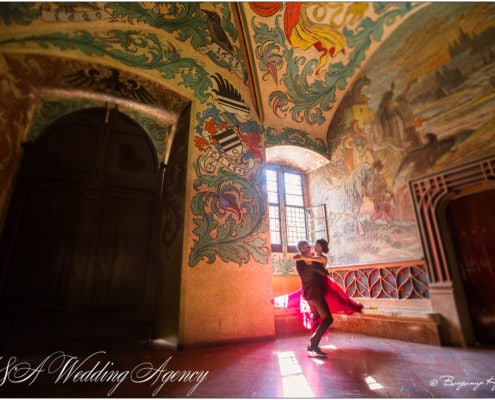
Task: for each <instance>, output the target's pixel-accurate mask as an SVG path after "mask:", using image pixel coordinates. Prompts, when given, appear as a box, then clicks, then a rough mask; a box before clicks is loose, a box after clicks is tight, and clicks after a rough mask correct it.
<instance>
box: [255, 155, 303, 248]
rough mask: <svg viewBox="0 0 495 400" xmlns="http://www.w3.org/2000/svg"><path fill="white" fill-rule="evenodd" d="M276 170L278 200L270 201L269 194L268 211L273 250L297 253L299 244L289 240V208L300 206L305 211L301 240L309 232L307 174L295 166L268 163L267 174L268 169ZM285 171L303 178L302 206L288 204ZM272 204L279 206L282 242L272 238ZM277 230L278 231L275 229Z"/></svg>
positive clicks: (279, 225)
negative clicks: (290, 242)
mask: <svg viewBox="0 0 495 400" xmlns="http://www.w3.org/2000/svg"><path fill="white" fill-rule="evenodd" d="M268 170H270V171H274V172H275V173H276V177H277V179H276V183H277V199H278V202H277V203H275V202H270V195H269V196H268V213H269V221H270V241H271V248H272V251H273V252H287V253H297V251H298V250H297V246H296V245H289V240H288V236H289V235H288V224H287V208H288V207H290V208H296V209H297V208H300V209H301V211H302V212H303V219H302V221H304V232H305V233H304V235H305V236H304V237H301V238H300V240H302V239H305V238H306V236H307V232H308V221H307V218H306V193H305V189H306V188H305V174H304V173H303V172H302V171H300V170H298V169H296V168H293V167H287V166H284V165H280V164H272V163H270V164H267V165H266V167H265V174H266V171H268ZM285 173H290V174H295V175H298V176H299V177H300V178H301V197H302V206H297V205H292V204H291V205H289V206H288V205H287V193H286V182H285ZM265 177H266V179H267V182H268V176H267V175H265ZM267 190H268V183H267ZM271 193H273V191H272V192H271ZM270 206H277V207H278V211H279V212H278V227H279V231H278V233H279V235H280V243H273V241H272V240H271V238H272V235H273V231H272V223H271V221H272V219H273V216H272V214H270ZM275 232H277V231H275Z"/></svg>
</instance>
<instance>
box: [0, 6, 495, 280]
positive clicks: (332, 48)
mask: <svg viewBox="0 0 495 400" xmlns="http://www.w3.org/2000/svg"><path fill="white" fill-rule="evenodd" d="M235 10H238V11H239V16H240V21H241V25H242V26H237V25H236V24H237V20H236V16H235V15H234V14H236V13H234V11H235ZM494 11H495V6H494V5H493V4H492V3H438V4H435V3H423V2H356V3H345V2H324V3H310V2H287V3H282V2H245V3H226V2H218V3H215V2H211V3H195V2H193V3H188V2H184V3H161V2H160V3H154V2H122V3H118V2H114V3H113V2H112V3H82V2H81V3H72V2H71V3H3V4H2V6H1V7H0V55H1V57H0V79H1V81H2V83H3V91H4V93H3V94H4V96H3V97H4V99H6V98H9V99H11V100H12V101H11V102H9V103H5V101H4V103H5V104H4V105H5V106H4V107H3V113H1V114H0V121H1V122H2V126H3V128H4V129H3V133H2V134H1V135H0V190H1V193H0V201H2V202H3V201H4V200H5V198H6V188H7V187H8V182H9V179H11V177H12V174H13V171H14V169H15V160H16V157H17V156H18V154H19V147H20V145H19V144H20V142H22V141H23V140H25V139H26V138H28V139H31V140H32V139H34V138H35V137H36V135H37V134H38V133H39V131H40V130H42V129H43V127H44V126H46V125H47V124H49V123H50V122H51V121H53V120H55V119H56V118H59V117H60V116H62V115H64V114H65V113H68V112H71V111H74V110H76V109H79V108H84V107H90V106H95V105H101V104H105V102H106V101H108V99H118V100H119V106H122V107H126V106H127V108H126V110H127V113H128V115H130V116H131V117H132V118H133V119H135V120H136V121H138V122H139V123H140V124H141V125H142V126H143V127H145V129H146V131H147V132H148V133H149V134H150V136H151V138H152V140H153V142H154V144H155V147H156V148H157V151H158V153H159V154H162V155H163V156H162V159H163V160H164V161H166V158H167V156H166V153H167V151H170V149H169V148H168V147H167V146H168V145H169V143H168V137H169V135H171V132H170V130H171V128H170V127H171V126H172V125H173V123H175V119H174V118H176V116H177V115H178V114H179V113H180V111H181V110H182V109H183V108H184V107H185V106H186V105H187V104H189V102H190V101H192V102H193V104H194V107H193V108H192V110H193V114H192V119H191V128H190V131H191V144H190V146H191V148H192V149H193V151H192V154H191V157H192V161H191V165H192V167H191V170H190V171H188V173H189V174H192V175H194V178H193V180H194V184H193V191H192V195H191V196H192V198H191V199H190V200H191V203H190V204H188V207H189V209H190V211H191V213H192V217H191V218H192V240H191V243H192V244H191V248H190V254H189V264H190V265H191V266H196V265H198V264H199V263H200V262H201V261H202V262H206V263H208V264H212V263H214V262H215V261H218V260H222V261H224V262H233V263H235V264H238V265H242V264H245V263H248V262H249V260H255V261H257V262H259V263H261V264H265V263H267V262H268V257H269V249H268V248H269V245H268V243H267V237H268V235H267V230H268V226H267V222H266V219H265V218H264V217H265V210H266V196H265V195H264V194H263V189H262V188H263V179H262V173H261V171H262V166H263V164H264V162H265V159H264V157H265V146H266V154H269V155H270V154H275V151H276V149H281V150H280V151H279V153H278V154H279V157H283V158H284V160H285V162H287V163H291V164H292V165H296V166H298V167H300V168H301V169H302V170H303V171H305V172H307V173H308V178H309V191H310V193H309V194H310V200H311V203H312V205H316V204H321V203H324V204H326V205H327V206H328V216H329V220H330V221H331V226H330V228H331V229H330V231H331V235H332V237H331V238H332V242H333V247H332V252H333V256H334V260H333V261H334V262H335V263H337V264H346V263H365V262H376V261H384V260H396V259H411V258H419V257H421V248H420V246H421V245H420V240H419V238H418V233H417V228H416V226H415V222H414V216H413V211H412V206H411V203H410V199H409V193H408V188H407V180H408V179H410V178H411V177H413V176H418V175H421V174H426V173H428V172H430V171H432V170H437V169H440V168H445V167H448V166H450V165H454V164H458V163H463V162H466V161H470V160H473V159H476V158H479V157H481V156H483V155H485V154H489V153H493V151H495V148H494V146H495V145H494V143H495V141H494V140H493V135H494V127H493V124H494V118H495V116H494V110H495V105H494V103H493V102H494V101H495V100H494V95H493V93H495V90H494V88H495V61H494V60H495V56H494V54H495V49H494V47H493V43H495V37H494V27H495V22H494V19H495V12H494ZM241 39H243V40H241ZM243 41H245V42H246V48H244V44H243ZM246 54H247V55H248V56H249V57H248V59H247V60H246V59H245V55H246ZM46 71H53V72H55V73H53V74H47V73H45V72H46ZM82 93H85V94H84V96H82V95H81V94H82ZM88 93H90V94H91V95H88ZM160 93H161V94H160ZM68 97H69V98H70V100H67V98H68ZM21 99H22V101H21ZM23 126H30V129H29V130H28V131H27V132H24V131H23ZM272 150H273V151H272ZM268 161H273V158H269V159H268ZM357 183H359V185H356V184H357ZM353 186H354V187H356V186H359V187H360V190H359V191H357V192H354V193H350V192H349V190H347V192H346V190H345V189H346V188H351V187H353ZM352 196H353V197H352ZM339 198H340V199H341V200H338V199H339ZM2 204H3V203H2ZM337 206H339V207H340V209H339V207H337ZM285 270H288V268H285V267H284V271H285Z"/></svg>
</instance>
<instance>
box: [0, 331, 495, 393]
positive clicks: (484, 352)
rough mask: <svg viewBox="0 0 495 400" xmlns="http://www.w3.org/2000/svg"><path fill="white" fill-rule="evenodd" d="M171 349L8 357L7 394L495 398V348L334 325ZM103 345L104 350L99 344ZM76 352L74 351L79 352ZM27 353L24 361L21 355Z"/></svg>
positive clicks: (1, 363) (2, 375)
mask: <svg viewBox="0 0 495 400" xmlns="http://www.w3.org/2000/svg"><path fill="white" fill-rule="evenodd" d="M306 342H307V335H302V336H301V335H298V336H290V337H282V338H277V339H276V340H266V341H256V342H249V343H242V344H230V345H222V346H211V347H201V348H192V349H186V350H181V351H172V350H169V349H166V348H164V347H160V346H157V345H156V344H155V345H153V346H150V345H144V344H143V345H140V346H138V347H137V348H135V349H132V350H131V349H126V350H125V351H124V350H122V349H113V350H106V349H104V348H101V349H100V348H94V349H91V350H85V351H79V352H72V351H66V352H65V353H63V354H62V353H53V354H46V355H38V356H36V357H33V356H31V358H29V357H28V358H24V359H21V358H20V357H19V358H17V359H15V360H14V359H12V358H9V357H6V356H3V357H2V359H0V384H1V385H2V386H0V395H1V396H2V397H65V398H69V397H100V398H107V397H108V396H111V397H137V398H151V397H173V398H187V397H190V398H212V397H214V398H308V397H320V398H322V397H323V398H352V397H359V398H362V397H365V398H407V397H413V398H418V397H420V398H429V397H434V398H438V397H444V398H495V349H494V348H452V347H440V346H435V345H424V344H416V343H409V342H403V341H398V340H391V339H381V338H376V337H369V336H365V335H357V334H350V333H342V332H331V333H330V335H329V337H328V338H324V339H323V341H322V343H321V347H322V349H323V350H324V351H326V352H327V353H328V358H327V359H317V358H311V357H309V356H308V354H307V352H306V350H305V347H306ZM97 350H102V351H104V352H105V353H101V354H95V352H96V351H97ZM70 356H72V358H71V357H70ZM21 362H24V363H25V364H20V363H21Z"/></svg>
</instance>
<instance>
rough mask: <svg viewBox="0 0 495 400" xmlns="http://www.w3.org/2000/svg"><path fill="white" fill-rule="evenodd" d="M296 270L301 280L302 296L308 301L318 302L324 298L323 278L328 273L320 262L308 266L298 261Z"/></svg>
mask: <svg viewBox="0 0 495 400" xmlns="http://www.w3.org/2000/svg"><path fill="white" fill-rule="evenodd" d="M296 269H297V273H298V274H299V277H300V278H301V287H302V295H303V297H304V298H305V299H306V300H316V299H320V298H322V297H323V280H322V276H327V275H328V271H327V270H326V269H325V268H324V267H323V265H321V263H318V262H314V261H313V262H312V263H311V265H306V263H305V262H304V261H303V260H298V261H296Z"/></svg>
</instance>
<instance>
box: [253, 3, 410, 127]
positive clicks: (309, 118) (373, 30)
mask: <svg viewBox="0 0 495 400" xmlns="http://www.w3.org/2000/svg"><path fill="white" fill-rule="evenodd" d="M412 8H413V6H412V5H411V4H410V3H407V2H406V3H394V4H393V5H391V6H390V5H389V6H387V7H385V6H383V4H382V3H380V6H379V7H375V10H378V11H380V12H383V15H381V16H380V17H378V18H377V20H376V21H372V20H371V19H369V18H366V19H364V20H363V21H361V22H360V24H359V25H358V26H357V28H356V29H354V30H350V29H346V28H344V37H345V41H346V43H347V47H348V48H349V49H351V51H350V52H349V59H348V61H347V62H346V64H343V63H341V62H339V63H333V64H332V63H330V65H329V67H328V69H327V70H326V71H325V72H324V73H323V75H322V78H318V77H316V78H315V69H316V67H317V64H318V62H317V61H316V60H315V59H314V60H309V61H308V60H306V58H305V57H303V56H294V51H293V49H292V48H289V47H288V46H287V45H286V40H285V34H284V31H283V29H282V27H281V23H280V16H278V17H277V18H276V19H275V26H274V27H273V28H272V29H271V28H269V27H268V26H267V25H266V24H264V23H259V24H256V23H255V20H256V18H254V19H253V21H252V24H251V26H252V28H253V31H254V41H255V43H256V44H257V45H258V46H259V47H260V46H262V47H264V48H267V42H271V44H272V46H271V49H272V53H276V54H277V55H280V54H282V55H283V59H284V61H285V66H286V70H285V74H284V75H283V76H281V77H280V83H283V84H284V86H285V90H283V91H275V92H273V93H272V94H271V96H270V105H271V106H272V107H274V108H276V109H279V110H286V109H287V110H289V112H290V114H291V117H292V118H293V120H294V121H298V122H306V123H307V124H310V125H314V124H317V125H322V124H324V123H325V122H326V118H325V116H324V114H323V112H322V111H329V110H331V109H332V108H333V104H334V103H335V101H336V93H337V90H345V88H346V86H347V80H348V79H349V78H351V77H352V76H353V75H354V74H355V73H356V71H357V69H358V68H359V67H360V66H361V63H362V62H363V60H364V57H365V55H366V51H367V50H368V49H369V48H370V46H371V43H372V41H376V42H378V41H380V40H381V39H382V36H383V28H384V26H386V25H392V24H393V23H395V22H396V20H397V18H399V17H403V16H405V15H406V14H407V13H408V12H409V11H410V10H411V9H412ZM257 54H263V58H264V59H260V60H259V61H260V64H264V63H266V59H268V57H270V53H267V52H266V51H265V52H264V53H263V52H257Z"/></svg>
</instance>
